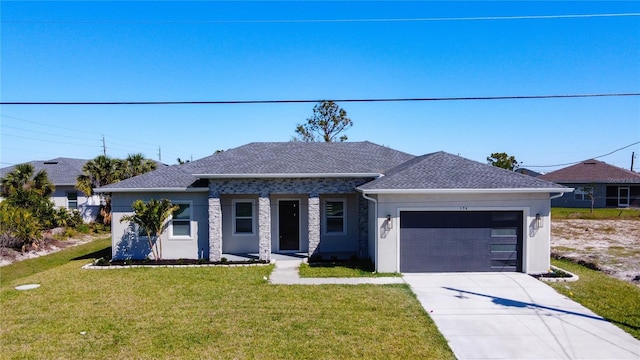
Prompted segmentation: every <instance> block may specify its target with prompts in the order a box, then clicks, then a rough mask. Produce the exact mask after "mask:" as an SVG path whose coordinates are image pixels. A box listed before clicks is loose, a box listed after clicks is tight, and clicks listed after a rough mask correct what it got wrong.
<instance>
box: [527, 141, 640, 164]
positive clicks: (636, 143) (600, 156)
mask: <svg viewBox="0 0 640 360" xmlns="http://www.w3.org/2000/svg"><path fill="white" fill-rule="evenodd" d="M638 144H640V141H636V142H634V143H633V144H629V145H627V146H623V147H621V148H619V149H615V150H613V151H611V152H608V153H606V154H604V155H599V156H595V157H592V158H590V159H599V158H602V157H605V156H609V155H611V154H614V153H617V152H618V151H620V150H624V149H626V148H629V147H632V146H633V145H638ZM584 160H586V159H583V160H580V161H574V162H569V163H564V164H555V165H523V166H522V167H527V168H545V167H556V166H567V165H574V164H578V163H581V162H583V161H584Z"/></svg>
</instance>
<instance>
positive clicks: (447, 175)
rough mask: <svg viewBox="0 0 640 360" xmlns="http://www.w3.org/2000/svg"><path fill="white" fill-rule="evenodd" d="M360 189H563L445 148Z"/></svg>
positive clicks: (417, 158)
mask: <svg viewBox="0 0 640 360" xmlns="http://www.w3.org/2000/svg"><path fill="white" fill-rule="evenodd" d="M359 188H360V189H362V190H365V191H366V190H370V191H372V192H375V190H444V189H457V190H470V189H477V190H480V189H523V190H524V189H540V190H543V189H546V190H548V189H558V190H559V191H560V190H561V189H565V187H563V186H561V185H558V184H554V183H552V182H549V181H544V180H540V179H537V178H534V177H531V176H527V175H523V174H519V173H516V172H514V171H509V170H505V169H501V168H497V167H494V166H491V165H487V164H482V163H479V162H476V161H472V160H469V159H465V158H463V157H460V156H456V155H452V154H448V153H446V152H442V151H441V152H436V153H432V154H427V155H423V156H419V157H416V158H415V159H413V160H410V161H408V162H406V163H404V164H402V165H400V166H397V167H395V168H393V169H391V170H390V171H388V172H387V173H386V174H385V176H383V177H381V178H379V179H376V180H374V181H371V182H369V183H366V184H364V185H362V186H360V187H359Z"/></svg>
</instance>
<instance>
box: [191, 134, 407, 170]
mask: <svg viewBox="0 0 640 360" xmlns="http://www.w3.org/2000/svg"><path fill="white" fill-rule="evenodd" d="M413 157H414V156H413V155H409V154H407V153H403V152H401V151H397V150H393V149H390V148H388V147H384V146H380V145H376V144H374V143H371V142H368V141H364V142H328V143H327V142H259V143H250V144H247V145H244V146H240V147H238V148H235V149H231V150H228V151H225V152H222V153H218V154H214V155H212V156H209V157H206V158H204V159H201V160H198V161H194V162H193V163H191V164H190V169H192V170H193V171H195V173H196V174H207V175H235V174H256V175H273V174H278V175H286V174H336V175H339V174H381V173H383V172H384V171H386V170H388V169H390V168H392V167H394V166H397V165H399V164H401V163H403V162H405V161H407V160H410V159H412V158H413Z"/></svg>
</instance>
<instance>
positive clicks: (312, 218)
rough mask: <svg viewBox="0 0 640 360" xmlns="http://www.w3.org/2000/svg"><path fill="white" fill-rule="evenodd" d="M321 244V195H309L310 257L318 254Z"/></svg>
mask: <svg viewBox="0 0 640 360" xmlns="http://www.w3.org/2000/svg"><path fill="white" fill-rule="evenodd" d="M319 245H320V197H319V196H318V194H311V195H309V257H311V256H313V255H316V254H317V252H318V246H319Z"/></svg>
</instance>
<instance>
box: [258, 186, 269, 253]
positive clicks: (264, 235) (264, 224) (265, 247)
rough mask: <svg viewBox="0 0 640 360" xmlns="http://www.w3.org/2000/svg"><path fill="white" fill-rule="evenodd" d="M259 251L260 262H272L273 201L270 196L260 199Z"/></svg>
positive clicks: (262, 195)
mask: <svg viewBox="0 0 640 360" xmlns="http://www.w3.org/2000/svg"><path fill="white" fill-rule="evenodd" d="M258 241H259V243H258V249H259V253H260V254H259V256H260V260H265V261H269V260H271V199H269V194H260V197H259V198H258Z"/></svg>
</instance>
